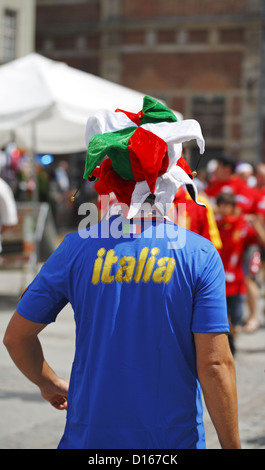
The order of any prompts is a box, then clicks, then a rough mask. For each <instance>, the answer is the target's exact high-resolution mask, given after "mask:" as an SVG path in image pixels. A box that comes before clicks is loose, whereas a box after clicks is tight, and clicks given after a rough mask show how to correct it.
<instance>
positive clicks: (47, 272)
mask: <svg viewBox="0 0 265 470" xmlns="http://www.w3.org/2000/svg"><path fill="white" fill-rule="evenodd" d="M132 232H134V233H132ZM68 302H70V303H71V305H72V307H73V310H74V315H75V322H76V353H75V359H74V363H73V367H72V372H71V379H70V387H69V394H68V409H67V421H66V427H65V431H64V434H63V437H62V439H61V441H60V444H59V448H61V449H65V448H70V449H74V448H84V449H85V448H86V449H88V448H93V449H110V448H113V449H152V448H156V449H176V448H180V449H191V448H204V447H205V433H204V425H203V416H202V413H203V407H202V398H201V388H200V384H199V381H198V377H197V370H196V354H195V346H194V341H193V332H197V333H213V332H228V331H229V326H228V321H227V312H226V297H225V280H224V271H223V266H222V262H221V260H220V257H219V254H218V253H217V251H216V249H215V248H214V246H213V245H212V243H211V242H209V241H208V240H206V239H204V238H203V237H201V236H199V235H197V234H195V233H192V232H190V231H188V230H185V229H182V228H179V227H177V226H176V225H175V224H173V223H172V222H170V221H167V220H166V219H163V218H161V219H156V220H155V219H150V220H149V221H146V220H140V222H138V225H137V224H136V223H134V224H132V223H130V222H128V220H126V219H123V218H121V217H119V216H118V217H111V218H110V219H109V220H107V221H105V222H102V223H100V224H98V225H95V226H93V227H92V228H91V229H90V230H85V231H83V232H81V233H78V232H76V233H73V234H69V235H67V236H66V237H65V239H64V241H63V242H62V243H61V245H60V246H59V247H58V248H57V250H56V251H55V252H54V253H53V254H52V256H51V257H50V258H49V259H48V260H47V262H46V263H45V264H44V266H43V267H42V269H41V271H40V273H39V274H38V275H37V277H36V278H35V280H34V281H33V282H32V283H31V285H30V286H29V287H28V289H27V290H26V292H25V293H24V295H23V296H22V298H21V300H20V302H19V304H18V307H17V311H18V312H19V313H20V314H21V315H22V316H24V317H25V318H27V319H29V320H31V321H34V322H37V323H45V324H47V323H50V322H53V321H55V319H56V316H57V314H58V313H59V312H60V310H61V309H62V308H63V307H64V306H65V305H66V303H68Z"/></svg>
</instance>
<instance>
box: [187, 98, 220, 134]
mask: <svg viewBox="0 0 265 470" xmlns="http://www.w3.org/2000/svg"><path fill="white" fill-rule="evenodd" d="M192 117H193V118H194V119H196V120H197V121H198V122H199V123H200V125H201V128H202V131H203V135H204V137H205V138H210V139H223V138H224V134H225V99H224V97H213V98H210V99H208V98H206V97H194V98H193V100H192Z"/></svg>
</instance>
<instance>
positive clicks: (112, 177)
mask: <svg viewBox="0 0 265 470" xmlns="http://www.w3.org/2000/svg"><path fill="white" fill-rule="evenodd" d="M96 170H97V171H96V174H95V171H94V172H93V175H94V176H97V177H98V178H99V180H98V181H97V182H96V184H95V190H96V191H97V193H98V194H100V195H103V194H110V193H111V192H113V193H114V194H115V196H116V198H117V199H118V201H119V202H121V203H124V204H126V205H127V206H128V208H129V207H130V204H131V198H132V193H133V190H134V188H135V184H136V183H135V181H129V180H125V179H123V178H121V176H119V175H118V173H116V171H114V170H113V168H112V163H111V160H110V158H106V160H103V162H102V163H101V165H100V168H97V169H96Z"/></svg>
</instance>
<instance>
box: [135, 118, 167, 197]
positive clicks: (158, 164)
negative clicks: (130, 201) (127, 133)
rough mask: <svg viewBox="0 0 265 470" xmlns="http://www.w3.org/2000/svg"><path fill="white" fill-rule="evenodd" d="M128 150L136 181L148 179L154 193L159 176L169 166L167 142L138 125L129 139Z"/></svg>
mask: <svg viewBox="0 0 265 470" xmlns="http://www.w3.org/2000/svg"><path fill="white" fill-rule="evenodd" d="M128 150H129V154H130V162H131V168H132V172H133V175H134V178H135V181H137V182H138V181H144V180H146V182H147V184H148V186H149V189H150V192H151V193H154V192H155V186H156V180H157V177H158V176H160V175H161V174H163V173H165V171H166V170H167V167H168V154H167V144H166V142H165V141H164V140H162V139H161V138H160V137H158V136H157V135H155V134H153V133H152V132H149V131H147V130H146V129H143V128H142V127H138V128H137V129H136V131H135V132H134V133H133V135H132V136H131V137H130V139H129V141H128Z"/></svg>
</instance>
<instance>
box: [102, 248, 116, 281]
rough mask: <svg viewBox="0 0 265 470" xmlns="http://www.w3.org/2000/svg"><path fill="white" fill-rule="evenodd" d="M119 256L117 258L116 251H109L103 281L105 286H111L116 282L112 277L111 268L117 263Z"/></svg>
mask: <svg viewBox="0 0 265 470" xmlns="http://www.w3.org/2000/svg"><path fill="white" fill-rule="evenodd" d="M117 261H118V256H115V251H114V250H109V251H108V252H107V255H106V259H105V263H104V266H103V271H102V276H101V281H102V282H104V283H105V284H111V282H113V281H114V276H113V275H111V268H112V266H113V264H115V263H117Z"/></svg>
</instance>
